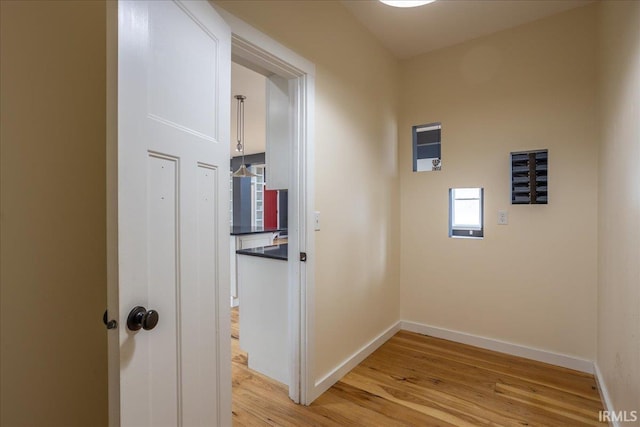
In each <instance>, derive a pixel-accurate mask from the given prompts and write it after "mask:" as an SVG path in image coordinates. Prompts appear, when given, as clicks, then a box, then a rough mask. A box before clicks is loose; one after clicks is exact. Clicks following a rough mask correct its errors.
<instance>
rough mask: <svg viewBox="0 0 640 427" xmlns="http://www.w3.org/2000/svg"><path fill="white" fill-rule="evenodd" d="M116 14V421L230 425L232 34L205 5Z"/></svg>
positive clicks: (112, 218) (148, 5) (112, 248)
mask: <svg viewBox="0 0 640 427" xmlns="http://www.w3.org/2000/svg"><path fill="white" fill-rule="evenodd" d="M108 3H111V2H108ZM109 7H110V8H111V9H110V12H109V20H108V37H109V43H110V44H109V49H108V50H109V54H110V56H108V68H109V70H110V74H109V75H108V80H109V85H108V87H109V89H110V90H109V94H108V99H109V102H110V103H109V105H108V110H109V111H110V112H111V114H112V116H111V117H110V119H111V120H110V121H109V122H108V128H109V132H111V133H109V134H108V138H109V147H110V150H111V152H110V156H111V157H109V159H110V163H109V164H108V177H109V189H108V193H109V195H110V198H109V228H108V230H109V231H108V232H109V313H110V316H109V317H110V318H112V319H114V320H117V321H118V327H117V328H115V329H112V330H110V331H109V358H110V360H109V365H110V366H109V368H110V374H109V376H110V378H109V382H110V383H109V387H110V389H109V392H110V402H109V403H110V424H111V425H121V426H123V427H129V426H131V427H134V426H135V427H144V426H153V427H157V426H196V425H198V426H215V425H223V426H228V425H231V361H230V341H229V336H230V332H229V329H230V327H229V205H228V203H229V127H230V118H229V107H230V99H231V98H230V97H231V94H230V67H231V34H230V30H229V28H228V26H227V25H226V23H225V22H224V21H223V20H222V19H221V18H220V16H219V15H218V14H217V13H216V12H215V11H214V9H213V8H212V7H211V6H210V5H209V4H208V2H206V1H119V2H117V3H115V4H111V5H110V6H109ZM116 12H117V18H116ZM115 21H117V23H116V22H115ZM114 31H117V34H116V35H114ZM114 43H116V46H117V54H116V53H114V48H113V44H114ZM115 61H117V70H115V69H114V68H113V65H114V62H115ZM114 73H115V74H116V76H117V78H116V77H114V76H113V74H114ZM116 86H117V100H116V99H115V98H114V96H115V93H114V91H111V89H113V88H114V87H116ZM115 106H117V115H116V114H115V113H113V110H114V108H116V107H115ZM115 118H117V123H116V122H115ZM114 147H115V148H114ZM115 150H117V151H115ZM116 171H117V172H116ZM114 175H115V176H117V179H115V178H114ZM116 203H117V205H116ZM116 227H117V228H116ZM137 306H140V307H144V308H145V309H146V310H147V312H146V314H145V312H144V311H142V310H140V314H139V316H137V318H136V319H134V320H136V321H137V323H142V325H143V328H142V329H140V330H137V331H133V330H131V329H130V327H129V326H128V325H127V318H128V315H129V313H130V312H131V310H132V309H133V308H134V307H137ZM150 310H154V311H155V312H156V313H157V315H158V322H157V325H156V326H155V327H154V328H153V329H145V327H146V328H151V326H153V323H154V322H153V320H154V313H153V312H151V311H150ZM116 313H117V315H115V314H116ZM132 323H136V322H132ZM134 329H135V327H134Z"/></svg>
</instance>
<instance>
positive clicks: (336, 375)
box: [309, 322, 400, 402]
mask: <svg viewBox="0 0 640 427" xmlns="http://www.w3.org/2000/svg"><path fill="white" fill-rule="evenodd" d="M399 330H400V322H397V323H395V324H394V325H392V326H390V327H389V328H388V329H387V330H386V331H384V332H383V333H381V334H380V335H378V336H377V337H376V338H374V339H372V340H371V341H369V343H367V344H365V345H364V346H362V347H361V348H360V349H359V350H358V351H356V352H355V353H353V354H352V355H351V356H349V357H348V358H347V359H345V360H344V361H343V362H342V363H341V364H339V365H338V366H337V367H336V368H335V369H334V370H333V371H331V372H329V373H328V374H327V375H325V376H324V377H323V378H322V379H320V380H318V381H317V382H316V384H315V387H314V390H313V391H312V396H311V399H309V401H310V402H312V401H314V400H315V399H316V398H317V397H319V396H320V395H321V394H322V393H324V392H325V391H327V390H329V388H331V386H332V385H334V384H335V383H337V382H338V381H340V379H341V378H342V377H344V376H345V375H347V374H348V373H349V371H351V370H352V369H353V368H355V367H356V366H358V364H359V363H360V362H362V361H363V360H364V359H366V358H367V357H369V355H370V354H371V353H373V352H374V351H376V350H377V349H378V347H380V346H381V345H382V344H384V343H385V342H387V341H388V340H389V338H391V337H392V336H394V335H395V334H396V332H398V331H399Z"/></svg>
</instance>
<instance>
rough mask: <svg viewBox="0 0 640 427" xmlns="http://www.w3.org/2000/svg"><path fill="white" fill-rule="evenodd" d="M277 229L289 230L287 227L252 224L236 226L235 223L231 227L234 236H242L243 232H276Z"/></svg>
mask: <svg viewBox="0 0 640 427" xmlns="http://www.w3.org/2000/svg"><path fill="white" fill-rule="evenodd" d="M276 231H287V229H286V228H277V227H251V226H235V225H234V226H233V227H231V235H232V236H240V235H243V234H258V233H275V232H276Z"/></svg>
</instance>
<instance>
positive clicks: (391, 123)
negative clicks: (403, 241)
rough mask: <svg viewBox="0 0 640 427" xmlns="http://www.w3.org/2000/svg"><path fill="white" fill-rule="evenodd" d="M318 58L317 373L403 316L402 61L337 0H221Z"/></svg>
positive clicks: (239, 14) (231, 9) (304, 53)
mask: <svg viewBox="0 0 640 427" xmlns="http://www.w3.org/2000/svg"><path fill="white" fill-rule="evenodd" d="M216 3H217V4H219V5H220V6H222V7H223V8H225V9H227V10H228V11H229V12H231V13H233V14H234V15H236V16H237V17H239V18H241V19H243V20H245V21H246V22H248V23H249V24H251V25H253V26H254V27H256V28H258V29H259V30H261V31H263V32H264V33H266V34H268V35H269V36H271V37H273V38H274V39H276V40H278V41H279V42H281V43H282V44H284V45H285V46H287V47H289V48H291V49H293V50H294V51H296V52H298V53H299V54H300V55H302V56H304V57H305V58H307V59H308V60H310V61H312V62H314V63H315V65H316V105H315V107H316V114H315V123H316V133H315V169H316V175H315V185H316V200H315V207H314V209H315V210H318V211H320V212H321V218H322V230H321V231H319V232H317V233H316V291H315V299H316V306H315V323H316V331H315V332H316V355H315V356H316V367H315V373H316V378H321V377H322V376H323V375H324V374H326V373H328V372H329V371H331V370H332V369H333V368H335V367H336V366H337V365H338V364H339V363H341V362H342V361H343V360H344V359H345V358H347V357H349V356H350V355H351V354H353V353H354V352H355V351H357V350H358V349H359V348H360V347H361V346H363V345H364V344H366V343H367V342H368V341H370V340H371V339H373V338H374V337H375V336H377V335H378V334H380V333H381V332H382V331H383V330H385V329H386V328H387V327H389V326H391V325H392V324H394V323H395V322H396V321H397V320H398V318H399V287H398V279H399V270H398V256H399V233H398V232H399V228H398V220H399V217H398V206H399V199H398V183H397V171H396V168H397V161H396V158H397V156H396V139H397V126H396V117H397V111H396V98H397V87H396V82H397V77H398V76H397V64H396V61H395V59H394V58H393V57H392V56H391V55H390V54H389V53H388V52H387V51H386V50H384V49H383V48H382V47H381V45H380V44H379V43H377V42H376V41H374V39H373V37H372V36H371V35H370V34H369V33H368V32H367V31H366V30H364V29H363V28H362V27H361V26H360V25H359V24H358V23H357V22H356V21H355V19H354V18H353V16H352V15H351V14H350V13H349V12H348V11H347V10H346V9H345V8H344V7H343V6H342V5H341V4H340V3H339V2H324V1H311V2H290V1H270V2H264V1H242V2H237V1H221V2H216Z"/></svg>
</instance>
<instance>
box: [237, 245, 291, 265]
mask: <svg viewBox="0 0 640 427" xmlns="http://www.w3.org/2000/svg"><path fill="white" fill-rule="evenodd" d="M236 253H237V254H238V255H249V256H257V257H262V258H271V259H279V260H281V261H286V260H287V258H288V254H289V251H288V247H287V244H286V243H285V244H283V245H274V246H262V247H259V248H251V249H240V250H239V251H236Z"/></svg>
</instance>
